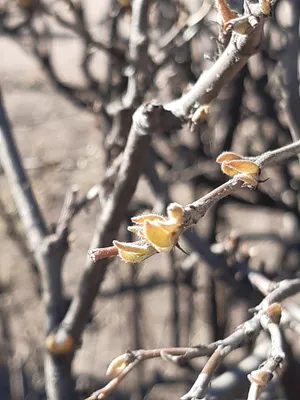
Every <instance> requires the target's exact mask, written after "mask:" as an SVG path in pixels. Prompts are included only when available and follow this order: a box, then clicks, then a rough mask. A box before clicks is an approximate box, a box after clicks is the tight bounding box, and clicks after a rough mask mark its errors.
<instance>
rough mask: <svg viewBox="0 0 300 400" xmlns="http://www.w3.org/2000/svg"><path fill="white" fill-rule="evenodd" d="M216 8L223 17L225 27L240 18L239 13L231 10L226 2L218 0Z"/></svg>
mask: <svg viewBox="0 0 300 400" xmlns="http://www.w3.org/2000/svg"><path fill="white" fill-rule="evenodd" d="M216 7H217V10H218V12H219V14H220V16H221V17H222V22H223V25H225V23H226V22H228V21H230V20H231V19H234V18H236V17H237V16H238V13H237V12H236V11H234V10H232V9H231V8H230V6H229V4H228V3H227V1H226V0H216Z"/></svg>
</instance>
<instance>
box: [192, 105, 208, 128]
mask: <svg viewBox="0 0 300 400" xmlns="http://www.w3.org/2000/svg"><path fill="white" fill-rule="evenodd" d="M208 113H209V104H205V105H203V106H200V107H198V108H197V109H196V111H195V112H194V113H193V115H192V122H193V124H195V125H196V124H197V123H198V122H200V121H202V120H203V119H204V118H206V117H207V115H208Z"/></svg>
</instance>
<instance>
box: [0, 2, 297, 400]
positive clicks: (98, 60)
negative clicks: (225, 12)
mask: <svg viewBox="0 0 300 400" xmlns="http://www.w3.org/2000/svg"><path fill="white" fill-rule="evenodd" d="M232 6H233V8H234V9H236V10H239V11H241V10H242V9H243V7H242V4H240V2H238V3H236V4H233V5H232ZM147 7H148V25H147V32H146V33H147V46H148V55H149V57H148V58H146V59H142V60H141V65H140V64H139V62H138V61H139V60H135V64H134V65H133V64H132V63H131V62H130V60H131V58H132V57H134V54H133V53H132V50H130V33H131V27H132V25H133V24H134V21H135V20H134V18H133V10H132V2H131V1H130V0H128V1H126V0H119V1H116V0H110V1H109V0H102V1H97V0H81V1H77V0H76V1H75V0H74V1H63V0H61V1H60V0H1V1H0V24H1V25H0V26H1V31H0V54H1V62H0V79H1V91H2V96H3V100H4V104H5V107H6V111H7V113H8V116H9V119H10V122H11V126H12V131H13V134H14V137H15V139H16V142H17V145H18V148H19V150H20V152H21V155H22V159H23V163H24V168H25V170H26V172H27V174H28V176H29V178H30V181H31V184H32V188H33V190H34V193H35V195H36V197H37V201H38V203H39V205H40V208H41V210H42V212H43V214H44V216H45V218H46V220H47V223H48V226H49V227H50V230H51V227H52V226H53V229H54V227H55V224H56V223H57V220H58V218H59V215H60V211H61V208H62V205H63V202H64V198H65V194H66V192H67V191H68V190H69V189H70V188H71V187H73V186H74V185H76V187H78V189H79V190H80V194H85V193H86V192H87V191H88V190H89V189H90V188H91V187H92V186H94V185H95V184H102V188H103V196H105V195H106V193H109V190H110V188H111V186H112V183H113V179H114V175H113V174H111V172H112V167H113V166H114V165H116V163H118V156H119V155H120V154H121V153H122V151H123V149H124V146H125V144H126V139H127V136H128V132H129V129H130V125H131V118H132V114H133V112H134V111H135V110H136V109H137V107H138V106H139V105H140V104H142V103H143V102H147V101H149V100H151V99H156V100H157V101H158V102H161V103H162V104H164V103H166V102H168V101H170V100H172V99H174V98H177V97H179V96H180V95H181V94H182V93H183V92H185V91H187V90H188V88H189V87H190V85H191V84H193V83H194V82H195V81H196V80H197V78H198V77H199V75H200V74H201V73H202V72H203V71H204V70H205V69H207V68H209V67H210V66H211V65H212V64H213V63H214V61H215V60H216V59H217V58H218V56H219V54H220V53H221V52H222V50H223V47H224V44H225V45H226V38H225V40H224V37H222V34H221V31H222V28H221V26H220V20H219V17H218V15H217V12H216V9H215V7H214V4H213V2H212V1H210V0H204V1H202V0H190V1H183V0H161V1H151V2H149V4H148V6H147ZM299 16H300V4H299V2H297V1H296V0H278V1H277V3H276V4H275V5H274V10H273V13H272V17H271V18H270V19H269V20H268V21H267V22H266V23H265V34H264V39H263V43H262V45H261V48H260V49H259V52H258V53H257V54H256V55H254V56H253V57H251V59H250V60H249V62H248V64H247V65H246V66H245V67H244V68H243V69H242V70H241V71H240V73H239V74H238V76H237V77H236V78H235V79H234V80H233V81H231V82H229V83H228V85H226V87H224V89H223V90H222V91H221V93H220V95H219V96H218V98H217V99H216V100H215V101H213V103H212V105H211V109H210V113H209V116H208V118H207V119H206V120H205V121H201V122H200V123H199V124H197V125H195V126H187V125H185V126H184V127H183V128H182V129H181V130H180V131H177V132H165V134H163V135H160V136H157V137H155V139H154V140H153V141H152V147H151V157H150V158H149V162H148V163H147V166H146V169H145V171H141V177H140V180H139V183H138V187H137V190H136V192H135V195H134V198H133V199H132V201H131V203H130V207H129V209H128V211H127V214H126V215H124V222H123V224H122V226H121V229H120V232H119V236H118V239H119V240H123V241H125V240H126V241H128V240H131V239H130V236H128V233H127V232H126V226H127V224H128V221H129V218H130V217H132V216H133V215H136V214H137V213H141V212H143V211H145V210H152V209H160V210H161V211H160V212H164V209H165V208H164V207H165V206H166V205H167V204H168V202H169V201H176V202H178V203H180V204H182V205H186V204H188V203H190V202H192V201H194V200H196V199H197V198H200V197H201V196H202V195H204V194H206V193H208V192H209V191H210V190H212V189H214V188H216V187H217V186H219V185H220V184H221V183H223V182H225V181H226V177H225V176H224V175H223V174H222V173H221V171H220V168H219V165H218V164H216V163H215V159H216V157H217V155H219V154H220V153H221V152H222V151H224V150H233V151H235V152H237V153H239V154H243V155H249V156H255V155H257V154H260V153H263V152H265V151H268V150H271V149H275V148H278V147H280V146H283V145H285V144H288V143H291V142H292V141H293V140H296V139H299V137H300V136H298V134H299V132H300V130H299V128H300V121H298V120H299V118H300V108H299V105H300V99H299V82H298V76H299V72H298V71H299V66H298V59H299ZM145 60H146V62H147V65H145V64H144V63H145ZM134 74H137V76H138V79H140V80H141V87H140V91H139V92H138V93H134V94H133V95H132V93H131V91H130V81H131V79H132V76H133V75H134ZM114 163H115V164H114ZM266 178H269V180H268V181H266V182H265V183H261V184H260V185H259V186H258V189H257V190H255V191H250V190H246V189H244V190H241V191H239V192H237V193H235V194H234V195H233V196H230V197H228V198H225V199H223V200H221V201H220V202H219V203H218V204H217V205H216V206H214V207H213V209H211V210H210V211H209V212H208V214H207V215H206V216H205V218H203V219H202V220H201V221H200V222H199V223H198V224H197V226H196V227H195V228H194V230H193V232H192V234H193V235H194V236H193V237H196V238H198V239H199V240H200V242H199V243H201V246H202V247H201V246H198V247H197V246H196V248H197V251H196V250H195V246H194V247H193V246H191V243H190V242H189V241H188V240H186V239H183V240H182V243H181V244H182V247H183V248H184V250H185V251H186V252H187V253H188V255H185V254H183V253H182V252H180V251H179V250H178V249H175V250H174V251H172V252H171V253H170V254H160V255H156V256H154V257H152V258H150V259H149V260H147V261H145V262H144V263H142V264H141V265H139V266H135V265H128V264H125V263H122V262H121V261H119V260H118V259H115V260H113V261H112V262H111V264H110V266H109V269H108V272H107V274H106V277H105V280H104V282H103V284H102V286H101V288H100V290H99V294H98V297H97V299H96V302H95V306H94V309H93V313H92V316H91V318H90V323H89V324H88V326H87V328H86V330H85V333H84V336H83V342H82V347H81V348H80V349H79V350H78V352H77V354H76V357H75V360H74V368H73V372H74V376H75V378H76V388H77V391H78V393H79V396H80V398H85V397H86V396H88V395H89V394H91V393H92V392H93V391H94V390H96V389H99V388H100V387H101V386H103V385H104V384H106V383H107V382H108V378H107V377H105V371H106V368H107V365H108V364H109V363H110V361H111V360H112V359H113V358H114V357H116V356H118V355H119V354H122V353H124V351H125V350H126V349H132V350H134V349H139V348H147V349H151V348H159V347H172V346H188V345H197V344H200V343H209V342H211V341H214V340H218V339H221V338H223V337H225V336H226V335H228V334H229V333H231V332H232V331H233V330H234V329H235V327H237V326H238V325H239V324H240V323H242V322H243V321H245V320H246V319H247V318H248V317H249V314H248V309H249V308H251V307H254V306H255V305H256V304H258V302H259V301H260V300H261V295H260V294H259V292H258V291H256V290H255V289H253V288H252V286H251V285H250V284H249V281H248V279H247V274H248V271H249V270H250V269H251V270H253V269H254V270H256V271H259V272H261V273H262V274H263V275H264V276H266V277H267V278H268V279H270V280H275V281H276V280H280V279H283V278H292V277H296V276H299V255H300V253H299V252H300V247H299V221H300V211H299V204H300V203H299V200H300V197H299V187H300V166H299V160H298V159H296V158H294V159H292V160H291V161H289V162H287V163H285V164H283V165H278V166H276V167H273V168H270V169H268V170H267V171H266V172H263V175H262V179H266ZM157 182H158V184H157ZM0 187H1V190H0V254H1V257H0V349H1V350H0V399H1V400H8V399H14V400H15V399H34V400H38V399H45V398H46V393H45V381H44V371H43V353H44V325H45V310H44V307H43V304H42V300H41V285H40V276H39V273H38V269H37V265H36V263H35V261H34V259H33V257H32V254H31V252H30V251H29V249H28V245H27V239H26V232H25V231H24V229H23V225H22V223H21V221H20V218H19V215H18V212H17V209H16V206H15V204H14V201H13V199H12V196H11V192H10V185H9V182H8V180H7V179H6V177H5V176H4V173H3V170H1V169H0ZM99 213H101V201H98V199H96V200H95V201H94V202H93V203H92V204H90V205H89V207H88V208H87V209H84V210H83V211H82V212H81V213H80V214H79V215H77V216H76V218H75V219H74V222H73V224H72V232H71V233H70V235H69V241H70V246H71V248H70V251H69V253H68V255H67V257H66V260H65V262H64V268H63V282H64V293H65V297H66V303H67V304H69V302H70V301H71V299H72V296H73V295H74V293H75V292H76V290H77V288H78V284H79V281H80V278H81V274H82V271H83V268H84V265H85V260H86V254H87V251H88V249H89V247H90V243H91V239H92V236H93V232H94V229H95V224H96V219H97V216H98V215H99ZM216 257H217V258H216ZM216 260H217V262H216ZM294 307H295V310H296V311H295V316H294V326H293V327H291V326H287V327H286V329H285V331H284V332H285V339H286V343H287V344H286V345H287V346H288V347H287V348H288V349H289V352H288V360H289V365H290V366H291V367H290V368H289V369H288V370H287V372H286V373H285V374H284V376H283V378H282V379H281V380H279V379H278V380H275V383H274V384H273V385H272V386H270V388H269V389H268V390H267V391H266V394H265V397H263V398H264V399H267V398H268V399H286V400H293V399H299V397H300V387H299V384H298V383H297V381H296V380H295V379H296V377H297V376H298V378H299V376H300V375H299V371H300V370H299V368H300V365H299V325H298V323H299V321H300V309H299V308H298V305H297V299H296V300H295V303H294ZM297 318H298V320H297ZM251 354H254V353H253V346H249V347H247V348H242V349H238V350H236V351H235V352H233V353H232V354H231V355H230V356H229V357H228V358H227V359H226V362H225V363H224V365H222V366H221V367H220V368H219V370H218V374H220V375H221V374H223V373H224V372H226V371H229V372H230V373H232V371H236V370H237V369H239V368H240V367H239V366H240V364H239V363H240V362H241V361H242V360H245V359H246V360H247V357H249V355H251ZM255 357H256V359H257V360H258V363H259V360H262V359H263V357H264V354H263V353H259V352H257V354H256V356H255ZM204 362H205V360H204V359H199V360H195V361H193V363H192V364H191V365H189V366H188V368H187V367H185V368H179V367H177V366H173V365H171V364H170V363H167V362H166V361H163V360H161V359H158V360H149V361H146V362H144V363H142V364H141V365H140V366H139V368H137V369H136V370H134V371H133V372H132V373H131V374H130V376H129V377H128V378H126V379H125V380H124V382H122V384H121V385H120V386H119V388H118V390H117V391H115V392H114V393H113V394H112V395H111V397H110V398H112V399H135V400H138V399H144V398H147V399H151V400H154V399H155V400H159V399H165V398H166V396H168V398H169V399H173V398H174V399H177V398H179V397H180V396H181V395H183V394H184V393H185V392H186V391H187V390H188V389H189V387H190V386H191V384H192V383H193V381H194V380H195V378H196V376H197V374H198V373H199V371H200V369H201V366H203V365H204ZM226 387H227V389H226ZM246 392H247V379H246V377H245V376H244V378H242V375H241V377H240V378H239V379H238V381H237V383H236V384H235V385H234V386H233V387H230V386H226V385H221V386H220V387H217V389H216V391H215V393H213V394H215V395H216V397H217V398H219V399H223V398H224V399H225V398H226V399H243V398H246V397H245V396H246V395H245V393H246ZM222 396H223V397H222ZM267 396H269V397H267Z"/></svg>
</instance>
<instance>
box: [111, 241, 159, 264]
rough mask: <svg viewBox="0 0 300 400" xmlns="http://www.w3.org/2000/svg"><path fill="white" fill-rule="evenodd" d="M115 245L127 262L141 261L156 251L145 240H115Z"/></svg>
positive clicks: (120, 255)
mask: <svg viewBox="0 0 300 400" xmlns="http://www.w3.org/2000/svg"><path fill="white" fill-rule="evenodd" d="M113 244H114V246H115V247H116V248H117V249H118V253H119V257H120V258H121V259H122V260H123V261H125V262H126V263H139V262H141V261H144V260H146V258H148V257H150V256H151V255H152V254H154V253H155V252H156V251H155V250H154V249H153V248H152V247H151V246H149V245H148V244H147V243H145V242H141V241H139V242H133V243H127V242H118V241H117V240H114V241H113Z"/></svg>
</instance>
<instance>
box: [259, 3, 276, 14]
mask: <svg viewBox="0 0 300 400" xmlns="http://www.w3.org/2000/svg"><path fill="white" fill-rule="evenodd" d="M273 3H274V1H268V0H259V8H260V11H261V12H262V13H263V14H264V15H269V14H270V13H271V9H272V5H273Z"/></svg>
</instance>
